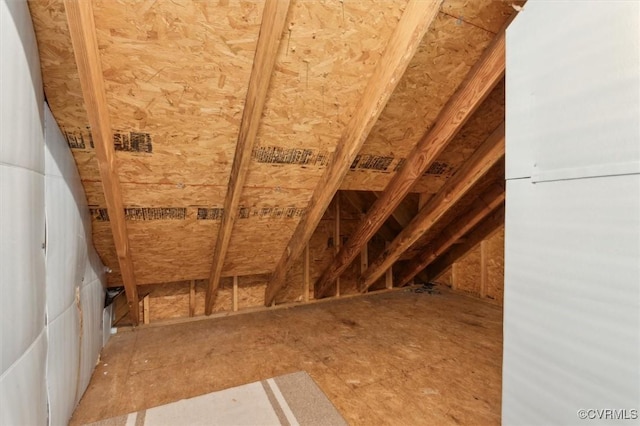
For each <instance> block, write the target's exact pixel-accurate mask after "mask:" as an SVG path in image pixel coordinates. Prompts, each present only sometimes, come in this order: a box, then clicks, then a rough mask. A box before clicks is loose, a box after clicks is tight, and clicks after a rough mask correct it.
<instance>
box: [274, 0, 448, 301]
mask: <svg viewBox="0 0 640 426" xmlns="http://www.w3.org/2000/svg"><path fill="white" fill-rule="evenodd" d="M441 2H442V1H441V0H429V1H424V0H410V1H409V3H408V4H407V6H406V8H405V10H404V12H403V14H402V18H401V19H400V22H398V24H397V27H396V29H395V31H394V33H393V35H392V36H391V38H390V40H389V42H388V44H387V46H386V48H385V51H384V54H383V55H382V57H381V58H380V59H379V60H378V63H377V65H376V68H375V69H374V71H373V74H372V75H371V77H370V79H369V81H368V83H367V87H366V88H365V90H364V94H363V95H362V97H361V98H360V100H359V102H358V105H357V106H356V109H355V112H354V114H353V115H352V117H351V118H350V120H349V122H348V123H347V124H346V126H345V127H344V130H343V132H342V135H341V137H340V140H339V141H338V144H337V147H336V150H335V152H334V153H333V156H332V159H331V161H330V163H329V166H328V167H327V169H326V170H325V172H324V174H323V175H322V177H321V179H320V181H319V183H318V185H317V186H316V189H315V190H314V193H313V195H312V197H311V200H310V201H309V204H308V207H307V211H306V214H305V215H304V217H303V218H302V219H301V220H300V222H299V224H298V226H297V228H296V230H295V231H294V233H293V235H292V237H291V239H290V240H289V243H288V244H287V248H286V249H285V251H284V253H283V254H282V256H281V258H280V261H279V262H278V264H277V266H276V269H275V270H274V272H273V274H272V277H271V279H270V281H269V283H268V285H267V289H266V291H265V305H266V306H270V305H271V303H272V302H273V300H274V299H275V296H276V294H277V293H278V291H279V290H280V289H281V288H282V287H283V286H284V284H285V278H286V274H287V271H288V270H289V269H290V268H291V266H292V265H293V263H294V262H295V261H296V259H297V258H298V257H299V256H300V254H302V251H303V250H304V247H305V246H306V244H307V242H308V241H309V239H310V238H311V235H312V234H313V231H314V230H315V229H316V227H317V225H318V223H319V221H320V220H321V218H322V215H323V214H324V212H325V210H326V209H327V207H328V206H329V203H330V202H331V199H332V198H333V195H334V194H335V192H336V191H337V190H338V188H339V186H340V184H341V183H342V180H343V179H344V177H345V175H346V174H347V172H348V171H349V167H350V166H351V164H352V163H353V160H354V159H355V157H356V155H357V154H358V152H359V151H360V148H361V147H362V144H363V143H364V141H365V139H366V138H367V136H368V134H369V132H370V131H371V129H372V127H373V125H374V124H375V122H376V120H377V119H378V117H379V115H380V113H381V112H382V110H383V108H384V107H385V105H386V104H387V101H388V100H389V97H390V96H391V94H392V93H393V91H394V90H395V88H396V86H397V85H398V83H399V81H400V79H401V77H402V75H403V74H404V71H405V70H406V68H407V66H408V65H409V62H410V61H411V59H412V58H413V56H414V54H415V52H416V50H417V49H418V46H419V45H420V43H421V41H422V38H423V37H424V35H425V33H426V32H427V30H428V29H429V27H430V26H431V23H432V22H433V20H434V19H435V17H436V16H437V14H438V11H439V9H440V4H441ZM358 253H359V250H358ZM336 278H337V277H336ZM334 281H335V280H334Z"/></svg>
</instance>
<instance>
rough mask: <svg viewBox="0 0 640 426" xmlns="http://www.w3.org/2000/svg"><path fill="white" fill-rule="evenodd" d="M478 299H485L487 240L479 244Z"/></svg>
mask: <svg viewBox="0 0 640 426" xmlns="http://www.w3.org/2000/svg"><path fill="white" fill-rule="evenodd" d="M480 297H481V298H485V297H487V240H482V242H481V243H480Z"/></svg>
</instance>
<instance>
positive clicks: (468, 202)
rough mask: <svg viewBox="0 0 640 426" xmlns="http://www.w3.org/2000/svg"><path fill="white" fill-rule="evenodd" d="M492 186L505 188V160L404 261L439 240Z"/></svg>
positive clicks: (431, 229)
mask: <svg viewBox="0 0 640 426" xmlns="http://www.w3.org/2000/svg"><path fill="white" fill-rule="evenodd" d="M491 185H500V186H502V187H504V160H501V161H498V162H497V163H496V164H495V165H494V166H493V167H492V168H491V169H490V170H489V171H488V172H487V174H486V175H485V176H483V177H482V178H480V180H479V182H478V183H476V185H474V186H473V187H472V188H471V189H470V190H469V192H468V193H467V194H465V195H464V196H463V197H462V199H461V200H460V201H458V202H457V203H456V204H455V205H453V206H452V207H451V208H450V209H449V210H448V211H447V212H446V213H445V214H444V215H443V217H442V218H440V220H438V221H437V222H436V223H435V224H434V225H433V226H432V227H431V228H430V229H429V230H428V231H427V232H425V234H424V235H422V237H420V239H419V240H418V241H416V242H415V243H414V244H413V245H412V246H411V247H410V248H409V249H408V250H407V251H405V253H404V254H403V255H402V256H401V259H403V260H409V259H413V258H414V257H415V256H417V255H418V254H419V253H420V252H421V251H422V250H425V249H427V248H428V247H429V243H430V242H431V241H432V240H433V239H434V238H437V237H438V235H440V233H441V232H442V231H443V230H445V229H446V228H447V226H448V225H449V224H451V223H452V222H454V221H455V219H456V218H458V217H459V216H461V215H463V214H464V213H465V212H466V211H467V210H468V209H469V208H470V207H471V206H472V205H473V204H474V203H477V202H478V197H479V196H480V195H482V194H483V192H484V191H485V190H486V189H488V188H489V187H490V186H491ZM454 231H455V230H454Z"/></svg>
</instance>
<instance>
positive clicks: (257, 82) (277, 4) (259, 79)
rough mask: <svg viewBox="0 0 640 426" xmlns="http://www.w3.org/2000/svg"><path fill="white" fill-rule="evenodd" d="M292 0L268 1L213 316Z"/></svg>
mask: <svg viewBox="0 0 640 426" xmlns="http://www.w3.org/2000/svg"><path fill="white" fill-rule="evenodd" d="M289 3H290V1H289V0H267V1H266V2H265V5H264V9H263V11H262V24H261V26H260V35H259V36H258V46H257V47H256V55H255V58H254V61H253V68H252V69H251V77H250V79H249V89H248V90H247V99H246V101H245V107H244V111H243V113H242V121H241V122H240V132H239V133H238V143H237V145H236V152H235V157H234V159H233V165H232V167H231V175H230V177H229V185H228V188H227V195H226V198H225V201H224V213H223V215H222V224H221V225H220V228H219V230H218V236H217V240H216V245H215V249H214V252H213V264H212V266H211V274H210V276H209V285H208V286H207V293H206V297H205V304H206V309H205V312H206V314H207V315H211V312H212V310H213V304H214V302H215V297H216V293H217V290H218V286H219V285H220V278H221V276H222V267H223V265H224V260H225V257H226V255H227V250H228V248H229V242H230V240H231V232H232V231H233V225H234V223H235V220H236V217H237V216H238V207H239V204H240V197H241V195H242V190H243V188H244V184H245V182H246V180H247V174H248V173H249V166H250V164H251V154H252V152H253V147H254V145H255V142H256V135H257V134H258V127H259V126H260V121H261V118H262V111H263V109H264V104H265V101H266V98H267V90H268V88H269V82H270V81H271V75H272V74H273V68H274V65H275V62H276V54H277V53H278V46H279V44H280V38H281V36H282V33H283V31H284V25H285V22H286V18H287V11H288V10H289Z"/></svg>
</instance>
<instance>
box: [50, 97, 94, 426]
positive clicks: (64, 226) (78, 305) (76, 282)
mask: <svg viewBox="0 0 640 426" xmlns="http://www.w3.org/2000/svg"><path fill="white" fill-rule="evenodd" d="M45 170H46V177H45V211H46V217H47V252H46V257H47V269H46V281H47V313H48V317H49V320H50V326H49V327H50V331H49V356H48V363H47V364H48V368H47V384H48V389H49V407H50V424H52V425H56V424H65V423H67V422H68V420H69V418H70V417H71V415H72V413H73V409H74V407H75V406H76V404H77V403H78V401H79V399H80V397H81V396H82V394H83V393H84V390H85V389H86V388H87V386H88V384H89V380H90V378H91V374H92V372H93V369H94V366H95V364H96V361H97V359H98V357H99V354H100V350H101V348H102V342H103V336H102V310H103V306H104V287H103V280H104V272H103V270H104V266H103V265H102V263H101V262H100V260H99V258H98V256H97V254H96V253H95V250H94V248H93V246H92V245H91V244H90V241H91V233H90V232H91V219H90V216H89V209H88V207H87V203H86V197H85V194H84V190H83V188H82V184H81V182H80V177H79V175H78V172H77V169H76V166H75V163H74V161H73V158H72V155H71V152H70V150H69V147H68V145H67V142H66V140H65V139H64V136H63V135H62V133H61V132H60V129H59V128H58V125H57V124H56V122H55V120H54V118H53V116H52V114H51V111H50V110H49V108H48V107H46V106H45ZM87 241H88V242H89V244H87Z"/></svg>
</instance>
